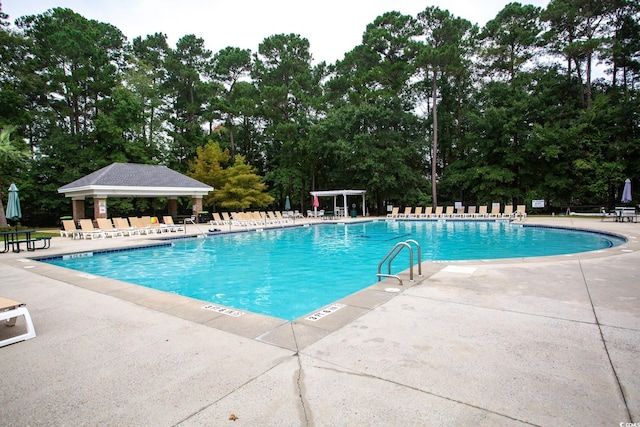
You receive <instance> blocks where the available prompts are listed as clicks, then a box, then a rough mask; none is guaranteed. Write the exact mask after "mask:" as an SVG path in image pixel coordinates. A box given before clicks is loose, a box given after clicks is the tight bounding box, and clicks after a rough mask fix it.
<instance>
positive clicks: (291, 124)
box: [252, 34, 319, 205]
mask: <svg viewBox="0 0 640 427" xmlns="http://www.w3.org/2000/svg"><path fill="white" fill-rule="evenodd" d="M311 61H312V57H311V53H310V52H309V41H308V40H307V39H305V38H302V37H300V36H299V35H296V34H288V35H286V34H277V35H274V36H271V37H267V38H266V39H265V40H264V41H263V42H262V43H261V44H260V45H259V47H258V52H257V53H256V54H255V55H254V61H253V68H252V77H253V78H254V81H255V84H256V86H257V88H258V91H259V96H260V98H261V100H262V103H261V105H260V106H259V112H258V114H259V116H260V118H261V119H262V120H263V123H264V138H265V146H264V153H265V156H266V164H267V165H268V169H267V171H266V172H267V173H266V178H267V180H268V182H271V183H272V186H273V187H274V189H275V190H276V191H278V192H279V193H280V197H279V198H280V199H281V200H282V201H284V196H285V195H286V194H291V195H292V197H293V198H294V200H295V201H297V202H299V203H300V204H301V205H302V204H303V203H304V198H303V194H304V193H305V191H304V189H305V188H306V175H307V174H306V171H305V170H304V169H305V168H306V165H305V166H303V164H304V163H305V161H304V159H305V158H306V157H307V155H306V153H304V152H303V151H302V144H301V141H302V140H304V139H307V138H308V135H309V126H310V123H311V121H312V120H313V116H312V106H313V98H314V97H316V96H317V95H318V90H319V76H318V74H317V73H316V72H314V68H313V67H312V65H311ZM294 187H295V188H294Z"/></svg>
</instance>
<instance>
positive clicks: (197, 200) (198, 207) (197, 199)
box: [191, 196, 202, 218]
mask: <svg viewBox="0 0 640 427" xmlns="http://www.w3.org/2000/svg"><path fill="white" fill-rule="evenodd" d="M191 200H193V205H192V208H191V214H192V215H193V216H195V217H196V218H197V217H198V212H200V211H202V196H193V197H192V198H191Z"/></svg>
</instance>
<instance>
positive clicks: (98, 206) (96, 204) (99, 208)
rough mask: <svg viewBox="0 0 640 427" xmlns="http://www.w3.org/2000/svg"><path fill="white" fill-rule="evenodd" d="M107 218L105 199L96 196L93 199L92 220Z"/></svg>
mask: <svg viewBox="0 0 640 427" xmlns="http://www.w3.org/2000/svg"><path fill="white" fill-rule="evenodd" d="M106 217H107V198H106V197H104V196H98V197H94V198H93V218H94V219H98V218H106Z"/></svg>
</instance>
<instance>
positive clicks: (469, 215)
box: [464, 205, 476, 218]
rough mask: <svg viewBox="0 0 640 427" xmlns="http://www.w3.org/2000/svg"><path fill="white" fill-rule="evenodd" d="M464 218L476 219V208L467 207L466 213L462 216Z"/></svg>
mask: <svg viewBox="0 0 640 427" xmlns="http://www.w3.org/2000/svg"><path fill="white" fill-rule="evenodd" d="M464 217H465V218H475V217H476V206H475V205H474V206H469V209H467V213H466V214H464Z"/></svg>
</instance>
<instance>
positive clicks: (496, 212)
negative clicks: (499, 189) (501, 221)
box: [487, 203, 500, 218]
mask: <svg viewBox="0 0 640 427" xmlns="http://www.w3.org/2000/svg"><path fill="white" fill-rule="evenodd" d="M487 216H488V217H489V218H500V203H493V204H491V212H490V213H489V215H487Z"/></svg>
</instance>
